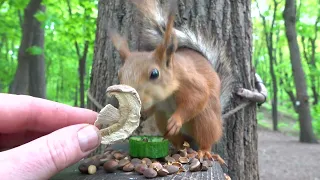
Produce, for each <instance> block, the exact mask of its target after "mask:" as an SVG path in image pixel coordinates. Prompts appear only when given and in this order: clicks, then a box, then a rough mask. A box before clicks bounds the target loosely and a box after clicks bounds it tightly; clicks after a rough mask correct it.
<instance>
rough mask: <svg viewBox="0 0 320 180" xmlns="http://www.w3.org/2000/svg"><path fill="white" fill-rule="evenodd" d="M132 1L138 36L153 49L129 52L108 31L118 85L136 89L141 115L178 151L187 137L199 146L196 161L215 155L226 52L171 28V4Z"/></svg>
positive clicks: (225, 94)
mask: <svg viewBox="0 0 320 180" xmlns="http://www.w3.org/2000/svg"><path fill="white" fill-rule="evenodd" d="M132 2H133V3H134V4H135V5H136V6H137V7H138V9H139V10H140V12H142V14H143V15H144V16H145V17H147V18H146V21H147V22H145V24H144V27H142V30H143V32H142V33H141V36H142V38H143V42H144V43H145V45H146V46H148V47H149V48H151V49H152V50H150V51H130V49H129V46H128V43H127V40H126V39H125V38H123V37H122V36H120V35H119V34H118V33H117V32H115V31H114V30H111V31H110V36H111V39H112V42H113V44H114V46H115V48H116V50H117V51H118V52H119V54H120V58H121V60H122V65H121V67H120V69H119V72H118V77H119V81H120V83H121V84H126V85H129V86H132V87H133V88H135V89H136V90H137V92H138V94H139V96H140V98H141V102H142V111H143V112H149V113H150V114H153V115H154V117H155V120H156V124H157V126H158V128H159V130H160V132H161V133H162V134H163V135H164V136H166V137H167V138H168V139H169V141H170V142H171V143H172V144H173V145H174V147H176V148H177V149H180V148H182V146H183V143H184V141H185V140H186V139H185V138H184V137H185V136H183V133H186V134H187V135H189V136H191V137H192V138H193V139H194V140H195V142H196V143H197V144H198V146H199V150H198V157H199V158H203V157H207V158H214V157H216V155H214V154H212V153H211V147H212V145H213V144H215V143H217V142H218V141H219V140H220V138H221V136H222V132H223V122H222V118H221V115H222V110H223V108H225V106H226V104H227V102H228V100H229V98H230V95H231V88H230V87H231V83H232V76H231V71H230V67H229V64H228V63H230V62H229V59H228V58H227V57H226V55H225V51H223V48H221V47H219V46H218V43H217V40H215V39H214V37H205V36H204V35H201V33H197V32H192V31H191V30H189V29H188V28H181V29H177V28H174V19H175V9H176V6H177V3H176V2H175V1H171V2H170V6H169V8H168V12H165V9H164V8H161V6H160V3H159V2H158V1H155V0H132ZM163 17H167V18H163ZM201 31H203V30H201ZM208 34H210V33H208ZM207 36H208V35H207Z"/></svg>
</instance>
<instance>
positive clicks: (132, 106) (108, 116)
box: [94, 85, 141, 144]
mask: <svg viewBox="0 0 320 180" xmlns="http://www.w3.org/2000/svg"><path fill="white" fill-rule="evenodd" d="M107 95H108V96H115V97H116V98H117V99H118V101H119V109H117V108H115V107H113V106H112V105H111V104H108V105H106V106H105V107H104V108H103V109H102V110H101V111H100V113H99V115H98V117H97V120H96V121H95V123H94V125H95V126H97V127H102V128H101V129H100V133H101V136H102V139H101V144H112V143H114V142H116V141H119V140H124V139H126V138H128V137H129V136H130V135H131V134H132V133H133V131H134V130H135V129H137V128H138V126H139V123H140V110H141V101H140V97H139V95H138V93H137V91H136V90H135V89H134V88H132V87H130V86H127V85H113V86H110V87H108V89H107Z"/></svg>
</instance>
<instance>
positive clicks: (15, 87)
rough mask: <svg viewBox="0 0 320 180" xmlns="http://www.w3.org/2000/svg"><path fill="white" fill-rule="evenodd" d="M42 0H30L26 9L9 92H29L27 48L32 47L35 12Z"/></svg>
mask: <svg viewBox="0 0 320 180" xmlns="http://www.w3.org/2000/svg"><path fill="white" fill-rule="evenodd" d="M41 1H42V0H30V2H29V4H28V5H27V7H26V8H25V10H24V18H23V24H22V38H21V43H20V47H19V53H18V67H17V70H16V73H15V76H14V80H13V82H12V85H11V86H10V90H9V93H12V94H28V88H29V58H28V56H29V53H27V52H26V50H27V48H29V47H31V45H32V41H33V38H34V37H33V36H34V34H33V26H34V23H35V22H36V19H35V18H34V15H35V13H36V12H37V10H39V8H40V3H41Z"/></svg>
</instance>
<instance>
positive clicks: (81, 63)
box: [79, 41, 89, 108]
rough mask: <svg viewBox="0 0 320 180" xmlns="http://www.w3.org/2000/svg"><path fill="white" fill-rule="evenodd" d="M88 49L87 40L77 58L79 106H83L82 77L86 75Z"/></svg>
mask: <svg viewBox="0 0 320 180" xmlns="http://www.w3.org/2000/svg"><path fill="white" fill-rule="evenodd" d="M88 49H89V41H86V42H85V45H84V49H83V54H82V57H81V58H80V59H79V80H80V107H82V108H84V104H85V103H84V98H85V97H84V78H85V75H86V60H87V54H88Z"/></svg>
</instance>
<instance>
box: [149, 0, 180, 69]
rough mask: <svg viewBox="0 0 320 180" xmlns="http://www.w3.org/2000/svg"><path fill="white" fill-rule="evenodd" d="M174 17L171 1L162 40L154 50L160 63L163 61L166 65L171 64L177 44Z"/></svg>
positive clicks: (173, 7)
mask: <svg viewBox="0 0 320 180" xmlns="http://www.w3.org/2000/svg"><path fill="white" fill-rule="evenodd" d="M174 18H175V6H174V3H173V5H171V8H170V11H169V16H168V23H167V26H166V31H165V33H164V37H163V42H162V43H161V44H160V45H158V46H157V48H156V50H155V55H156V57H157V59H158V60H159V61H161V62H162V63H163V62H164V63H165V64H166V65H167V66H170V65H171V63H172V62H171V61H172V56H173V54H174V53H175V51H176V50H177V46H178V43H177V38H176V36H175V34H174V31H173V25H174ZM161 62H160V63H161Z"/></svg>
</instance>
